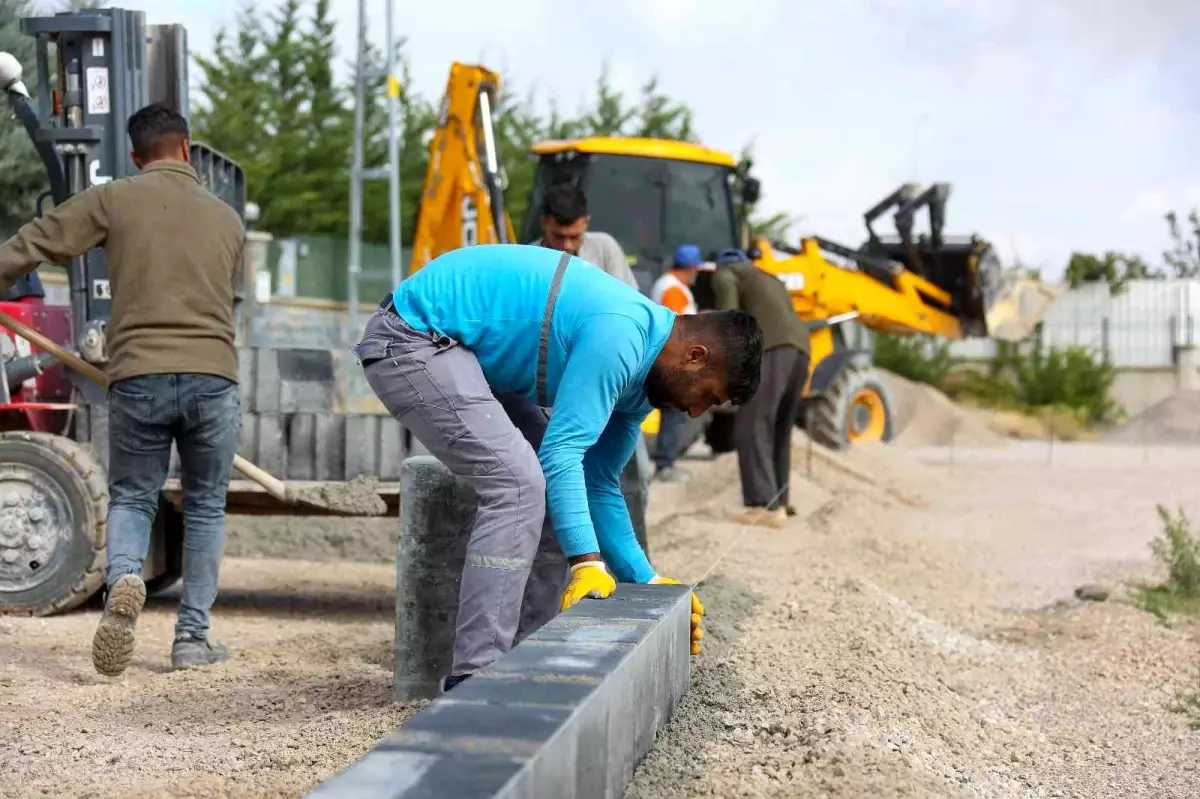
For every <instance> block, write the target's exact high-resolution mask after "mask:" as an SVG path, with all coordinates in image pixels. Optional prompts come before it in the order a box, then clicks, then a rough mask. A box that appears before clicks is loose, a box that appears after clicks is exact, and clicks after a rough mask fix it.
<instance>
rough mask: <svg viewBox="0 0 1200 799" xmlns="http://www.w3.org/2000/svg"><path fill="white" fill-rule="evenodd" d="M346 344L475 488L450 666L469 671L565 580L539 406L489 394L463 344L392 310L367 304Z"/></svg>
mask: <svg viewBox="0 0 1200 799" xmlns="http://www.w3.org/2000/svg"><path fill="white" fill-rule="evenodd" d="M355 352H356V354H357V355H358V357H359V359H360V360H361V361H363V364H364V372H365V375H366V379H367V382H368V383H369V384H370V386H371V389H372V390H373V391H374V392H375V394H376V395H377V396H378V397H379V399H380V401H381V402H382V403H383V405H384V407H385V408H387V410H388V412H389V413H390V414H392V416H394V417H395V418H397V419H398V420H400V422H401V423H402V424H403V425H404V426H405V427H406V428H407V429H408V430H410V431H411V432H412V434H413V435H414V436H415V437H416V438H417V440H419V441H420V442H421V443H422V444H423V445H424V446H425V448H426V449H428V450H429V452H430V454H432V455H433V456H434V457H436V458H437V459H438V460H439V461H441V462H442V463H443V464H445V466H446V467H447V468H448V469H449V470H450V471H451V472H453V473H454V474H455V475H457V476H459V477H462V478H464V479H465V480H467V481H468V482H469V483H470V484H471V486H472V487H473V488H474V489H475V493H476V494H477V495H478V498H479V504H478V508H477V510H476V513H475V524H474V526H473V527H472V529H471V537H470V541H469V542H468V544H467V559H466V564H465V566H464V567H463V574H462V585H461V588H460V591H459V605H458V622H457V628H456V631H455V639H454V658H453V664H452V666H451V674H452V675H463V674H471V673H472V672H475V671H477V670H479V669H481V668H483V667H484V666H487V665H488V664H490V663H492V662H493V661H495V660H497V659H499V658H500V657H501V656H503V655H504V654H505V653H507V652H508V651H509V650H510V649H512V647H513V646H515V645H516V644H517V643H519V642H520V641H521V640H523V639H524V638H525V637H526V636H527V635H529V634H530V633H532V632H534V631H535V630H537V629H538V628H539V627H541V626H542V625H543V624H545V623H546V622H547V621H549V620H550V619H552V618H553V617H554V616H555V615H556V614H557V613H558V608H559V602H560V598H561V596H562V591H563V589H564V588H565V587H566V581H567V565H566V559H565V558H564V556H563V552H562V548H561V547H560V546H559V544H558V539H557V538H556V537H555V535H554V533H553V531H552V529H551V526H550V523H549V518H548V514H547V513H546V482H545V478H544V477H543V476H542V468H541V464H540V463H539V462H538V457H537V448H538V446H540V444H541V440H542V434H543V432H544V431H545V427H546V421H547V419H546V415H545V413H544V412H543V411H542V409H541V408H538V407H537V406H536V405H535V404H533V403H531V402H528V401H526V400H523V399H519V398H508V397H504V398H498V397H496V396H495V395H494V394H493V393H492V390H491V388H490V387H489V386H488V383H487V380H486V378H485V377H484V375H483V370H482V369H481V368H480V366H479V361H478V360H476V358H475V356H474V355H473V354H472V353H471V352H470V351H469V350H468V349H466V348H465V347H463V346H460V345H459V344H458V343H457V342H455V341H452V340H450V339H448V338H437V337H436V336H433V335H431V334H428V333H419V332H417V331H415V330H413V329H412V328H410V327H408V326H407V325H406V324H404V322H403V321H402V320H401V319H400V317H399V316H397V315H396V314H395V313H394V312H393V311H391V310H386V311H385V310H383V309H380V310H378V311H376V312H375V315H374V316H373V317H372V318H371V319H370V321H368V322H367V326H366V330H365V332H364V335H363V338H362V341H361V342H359V344H358V345H357V347H355Z"/></svg>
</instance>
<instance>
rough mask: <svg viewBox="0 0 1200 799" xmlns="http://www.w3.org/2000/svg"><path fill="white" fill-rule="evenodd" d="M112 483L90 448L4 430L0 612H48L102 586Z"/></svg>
mask: <svg viewBox="0 0 1200 799" xmlns="http://www.w3.org/2000/svg"><path fill="white" fill-rule="evenodd" d="M107 516H108V485H107V479H106V477H105V474H104V469H103V468H102V467H101V466H100V463H99V461H97V460H96V458H95V456H94V455H93V454H92V452H91V450H90V449H89V448H88V447H87V446H86V445H83V444H79V443H76V442H75V441H72V440H71V439H69V438H65V437H63V436H58V435H53V434H51V433H34V432H26V431H19V432H8V433H0V612H4V613H22V614H29V615H34V616H48V615H51V614H54V613H61V612H62V611H65V610H69V609H71V608H74V607H77V606H79V605H81V604H83V603H84V602H85V601H87V600H88V598H89V597H91V596H92V595H93V594H95V593H96V591H97V590H99V589H100V587H101V586H102V585H103V584H104V567H105V523H106V521H107Z"/></svg>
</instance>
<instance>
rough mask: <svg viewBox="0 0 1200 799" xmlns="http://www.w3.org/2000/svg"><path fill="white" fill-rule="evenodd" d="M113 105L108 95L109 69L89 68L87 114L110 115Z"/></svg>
mask: <svg viewBox="0 0 1200 799" xmlns="http://www.w3.org/2000/svg"><path fill="white" fill-rule="evenodd" d="M111 111H112V103H111V101H110V98H109V95H108V67H88V68H87V112H88V113H89V114H108V113H110V112H111Z"/></svg>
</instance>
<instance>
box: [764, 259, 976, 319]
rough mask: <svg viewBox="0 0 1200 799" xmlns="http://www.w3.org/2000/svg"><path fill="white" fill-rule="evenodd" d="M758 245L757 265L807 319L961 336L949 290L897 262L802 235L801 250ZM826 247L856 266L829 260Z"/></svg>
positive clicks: (801, 315) (797, 311)
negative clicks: (845, 320) (786, 292)
mask: <svg viewBox="0 0 1200 799" xmlns="http://www.w3.org/2000/svg"><path fill="white" fill-rule="evenodd" d="M757 244H758V251H759V259H758V261H757V263H758V265H759V266H760V267H761V268H763V269H765V270H766V271H768V272H771V273H772V274H775V275H777V276H778V277H779V278H780V280H782V281H783V282H784V284H785V285H787V287H788V290H789V293H790V294H791V296H792V306H793V307H794V308H795V309H796V313H798V314H799V315H800V317H801V318H803V319H805V320H806V321H809V322H810V323H817V324H818V325H819V324H820V323H821V322H824V321H826V320H831V319H836V318H842V317H848V318H852V319H854V320H855V321H857V322H859V323H860V324H862V325H864V326H866V327H869V328H871V329H872V330H877V331H879V332H881V333H894V334H899V335H908V334H913V333H923V334H927V335H932V336H939V337H941V338H947V339H961V338H963V337H964V333H963V327H962V324H961V323H960V322H959V320H958V319H957V318H956V317H955V316H954V315H953V314H952V313H950V311H949V310H948V309H949V307H950V305H951V297H950V295H949V294H948V293H947V292H946V291H945V290H943V289H941V288H940V287H938V286H935V285H934V284H933V283H931V282H929V281H928V280H926V279H925V278H923V277H921V276H920V275H918V274H916V273H914V272H912V271H910V270H908V269H905V268H904V267H903V266H901V265H900V264H898V263H895V262H890V261H888V260H887V259H884V258H879V257H872V256H869V255H864V254H863V253H861V252H859V253H856V252H855V251H854V250H851V249H850V248H848V247H842V246H841V245H838V244H836V243H834V242H831V241H827V240H825V239H820V238H816V237H813V238H806V239H803V240H802V241H801V245H800V249H799V250H795V249H791V248H785V247H784V245H781V244H775V245H772V244H771V243H770V242H768V241H766V240H765V239H764V240H760V241H758V242H757ZM826 252H830V253H832V254H835V255H840V256H842V257H844V258H851V257H853V258H855V260H856V261H858V263H857V264H856V267H857V268H848V267H845V266H841V265H839V264H837V263H835V262H833V261H831V260H829V259H828V258H827V257H826V256H825V253H826ZM851 253H854V255H853V256H851ZM868 270H869V271H868Z"/></svg>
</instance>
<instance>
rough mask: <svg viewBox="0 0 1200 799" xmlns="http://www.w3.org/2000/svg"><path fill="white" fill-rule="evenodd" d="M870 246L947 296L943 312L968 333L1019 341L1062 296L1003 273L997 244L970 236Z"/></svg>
mask: <svg viewBox="0 0 1200 799" xmlns="http://www.w3.org/2000/svg"><path fill="white" fill-rule="evenodd" d="M868 246H870V245H868ZM872 249H875V250H876V251H877V252H879V254H881V255H885V256H886V257H888V258H890V259H891V260H893V261H896V262H898V263H901V264H903V265H904V266H905V267H906V268H908V269H909V270H910V271H912V272H914V273H916V274H918V275H920V276H921V277H923V278H925V279H926V280H928V281H929V282H931V283H933V284H934V285H935V286H938V287H939V288H941V289H942V290H943V291H945V292H946V293H947V294H949V295H950V302H951V305H950V307H949V308H945V309H943V310H946V311H949V312H950V313H952V314H954V316H956V317H957V318H958V320H959V322H960V323H961V324H962V328H963V335H964V336H967V337H972V338H995V339H1001V340H1003V341H1020V340H1023V339H1025V338H1026V337H1028V336H1029V335H1031V334H1032V333H1033V329H1034V327H1036V326H1037V324H1038V323H1039V322H1040V321H1041V320H1042V318H1043V317H1045V315H1046V313H1047V311H1049V310H1050V306H1051V305H1052V304H1053V303H1054V301H1055V300H1056V299H1058V297H1059V296H1060V294H1061V291H1060V290H1058V289H1056V288H1055V287H1051V286H1047V285H1046V284H1043V283H1042V282H1041V281H1038V280H1033V279H1030V278H1015V277H1014V276H1012V275H1010V274H1005V271H1004V266H1003V265H1002V264H1001V263H1000V257H999V256H998V255H997V254H996V250H995V248H993V247H992V245H991V244H990V243H988V242H987V241H984V240H982V239H980V238H977V237H974V236H972V237H970V238H966V239H950V240H946V241H943V243H942V245H941V247H939V248H936V249H935V248H934V246H933V244H932V242H931V241H930V240H929V238H928V237H924V236H923V237H921V238H920V239H919V240H917V241H915V242H914V243H913V246H912V247H911V248H906V247H905V246H904V245H903V244H902V243H901V242H900V241H897V240H890V239H889V240H882V241H879V242H878V243H877V244H876V245H875V246H874V247H873V248H872Z"/></svg>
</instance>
